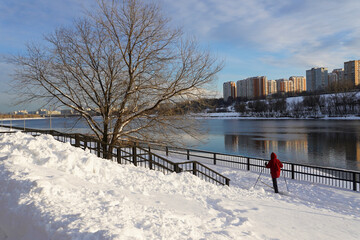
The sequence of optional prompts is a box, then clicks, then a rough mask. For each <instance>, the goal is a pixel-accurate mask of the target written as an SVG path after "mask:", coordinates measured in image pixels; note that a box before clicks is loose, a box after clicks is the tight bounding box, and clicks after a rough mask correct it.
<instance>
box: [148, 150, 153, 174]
mask: <svg viewBox="0 0 360 240" xmlns="http://www.w3.org/2000/svg"><path fill="white" fill-rule="evenodd" d="M149 168H150V170H152V169H153V162H152V153H151V152H149Z"/></svg>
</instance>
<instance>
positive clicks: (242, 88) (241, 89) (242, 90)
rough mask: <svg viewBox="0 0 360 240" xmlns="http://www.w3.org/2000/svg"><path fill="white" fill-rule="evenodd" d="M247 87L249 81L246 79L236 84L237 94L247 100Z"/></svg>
mask: <svg viewBox="0 0 360 240" xmlns="http://www.w3.org/2000/svg"><path fill="white" fill-rule="evenodd" d="M247 85H248V81H246V79H245V80H239V81H237V82H236V93H237V96H238V97H242V98H247Z"/></svg>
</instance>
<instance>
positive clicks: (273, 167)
mask: <svg viewBox="0 0 360 240" xmlns="http://www.w3.org/2000/svg"><path fill="white" fill-rule="evenodd" d="M265 167H266V168H270V173H271V178H272V181H273V186H274V190H275V193H278V192H279V191H278V186H277V178H279V177H280V171H281V168H282V167H283V164H282V163H281V162H280V160H279V159H277V156H276V154H275V153H273V152H272V153H271V160H270V161H269V162H268V163H267V164H266V163H265Z"/></svg>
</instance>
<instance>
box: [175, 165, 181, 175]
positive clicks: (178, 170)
mask: <svg viewBox="0 0 360 240" xmlns="http://www.w3.org/2000/svg"><path fill="white" fill-rule="evenodd" d="M174 170H175V172H176V173H179V172H180V169H179V164H178V163H175V164H174Z"/></svg>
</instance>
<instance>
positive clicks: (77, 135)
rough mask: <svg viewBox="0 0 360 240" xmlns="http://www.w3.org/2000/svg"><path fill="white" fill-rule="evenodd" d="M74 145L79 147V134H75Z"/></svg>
mask: <svg viewBox="0 0 360 240" xmlns="http://www.w3.org/2000/svg"><path fill="white" fill-rule="evenodd" d="M75 147H80V139H79V134H75Z"/></svg>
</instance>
